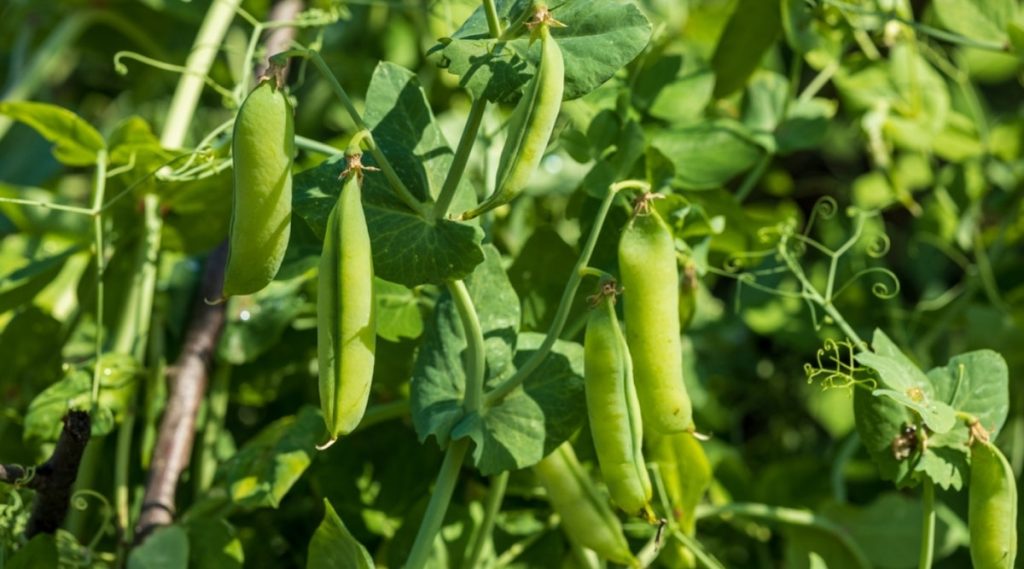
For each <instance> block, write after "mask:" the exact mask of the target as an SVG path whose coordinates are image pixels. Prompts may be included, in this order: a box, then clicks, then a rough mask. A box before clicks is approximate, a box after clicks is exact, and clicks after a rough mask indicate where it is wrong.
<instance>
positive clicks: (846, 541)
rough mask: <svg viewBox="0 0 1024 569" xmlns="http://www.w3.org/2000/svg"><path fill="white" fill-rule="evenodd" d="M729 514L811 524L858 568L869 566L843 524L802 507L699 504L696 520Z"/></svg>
mask: <svg viewBox="0 0 1024 569" xmlns="http://www.w3.org/2000/svg"><path fill="white" fill-rule="evenodd" d="M729 515H734V516H741V517H746V518H754V519H761V520H766V521H770V522H775V523H781V524H788V525H793V526H801V527H813V528H817V529H819V530H822V531H824V532H826V533H829V534H831V535H832V536H833V537H835V538H836V540H838V541H839V542H840V543H841V544H842V545H843V546H844V547H845V548H846V550H847V551H848V552H849V553H850V555H851V556H852V557H853V559H854V560H855V561H856V564H857V566H858V567H863V568H865V569H866V568H868V567H871V563H870V561H868V559H867V557H865V555H864V552H863V551H861V549H860V547H859V546H858V545H857V544H856V542H854V541H853V539H851V538H850V536H849V534H847V533H846V531H845V530H843V528H842V527H840V526H838V525H836V524H835V523H834V522H833V521H832V520H829V519H828V518H824V517H821V516H818V515H816V514H814V513H812V512H808V511H805V510H794V509H792V508H781V507H777V506H768V505H766V504H744V503H732V504H724V505H722V506H711V507H698V508H697V519H704V518H712V517H715V518H719V517H725V516H729Z"/></svg>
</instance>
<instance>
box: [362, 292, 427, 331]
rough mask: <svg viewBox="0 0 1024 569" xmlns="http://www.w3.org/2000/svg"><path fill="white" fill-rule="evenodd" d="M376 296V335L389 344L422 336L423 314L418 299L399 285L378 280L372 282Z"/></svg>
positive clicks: (414, 294)
mask: <svg viewBox="0 0 1024 569" xmlns="http://www.w3.org/2000/svg"><path fill="white" fill-rule="evenodd" d="M373 289H374V294H376V296H377V335H378V336H380V337H381V338H384V339H385V340H387V341H389V342H398V341H400V340H402V338H419V337H420V335H421V334H423V314H422V313H421V312H420V301H419V297H418V296H417V295H416V293H415V292H413V291H412V290H410V289H409V288H407V287H404V286H402V285H400V284H396V283H393V282H390V281H386V280H384V279H381V278H378V279H375V280H374V282H373Z"/></svg>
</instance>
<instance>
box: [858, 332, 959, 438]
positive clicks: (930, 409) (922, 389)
mask: <svg viewBox="0 0 1024 569" xmlns="http://www.w3.org/2000/svg"><path fill="white" fill-rule="evenodd" d="M871 346H872V349H873V350H874V352H873V353H872V352H861V353H859V354H857V361H858V362H860V363H861V364H863V365H866V366H868V367H869V368H871V369H873V370H875V371H876V372H877V373H878V376H879V379H880V380H881V383H882V388H881V389H876V390H875V391H874V395H875V396H876V397H877V396H885V397H889V398H891V399H893V400H894V401H896V402H898V403H900V404H901V405H903V406H905V407H907V408H909V409H913V410H914V411H916V412H917V413H918V414H919V415H920V416H921V419H922V420H924V422H925V424H926V425H928V428H929V429H931V430H932V431H934V432H936V433H946V432H948V431H949V430H950V429H952V428H953V426H954V425H955V424H956V413H955V411H954V410H953V408H952V407H950V406H949V405H947V404H946V403H944V402H943V401H942V400H940V399H937V398H936V393H935V388H934V387H933V386H932V382H931V380H930V379H929V378H928V376H927V375H925V373H924V372H923V371H921V369H920V368H918V367H917V365H916V364H914V362H912V361H910V359H909V358H908V357H906V356H905V355H904V354H903V352H901V351H900V349H899V348H898V347H897V346H896V344H894V343H893V342H892V340H890V339H889V337H888V336H886V335H885V332H882V331H881V330H877V329H876V330H875V335H874V337H873V339H872V342H871Z"/></svg>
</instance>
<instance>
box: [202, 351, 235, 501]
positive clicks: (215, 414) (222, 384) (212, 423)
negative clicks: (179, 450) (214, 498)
mask: <svg viewBox="0 0 1024 569" xmlns="http://www.w3.org/2000/svg"><path fill="white" fill-rule="evenodd" d="M231 369H232V368H231V366H230V365H227V364H223V363H222V364H220V365H218V366H217V367H216V369H215V371H214V373H213V381H212V382H211V384H210V392H209V394H208V395H207V398H206V421H205V423H206V424H205V425H204V426H203V440H202V441H201V443H200V445H201V446H200V448H199V461H198V462H197V466H198V473H197V475H196V485H195V500H196V501H197V502H198V501H199V499H200V498H202V497H203V495H205V494H206V491H207V490H209V489H210V486H212V485H213V475H214V474H215V473H216V472H217V454H216V450H217V440H218V439H220V435H221V432H222V431H223V430H224V418H225V417H226V416H227V413H228V394H229V390H230V387H231Z"/></svg>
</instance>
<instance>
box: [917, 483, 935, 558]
mask: <svg viewBox="0 0 1024 569" xmlns="http://www.w3.org/2000/svg"><path fill="white" fill-rule="evenodd" d="M921 486H922V493H921V508H922V510H923V517H922V519H921V554H920V555H919V556H918V564H917V567H918V569H931V566H932V558H933V557H934V555H935V484H934V483H933V482H932V481H931V479H930V478H927V477H925V479H924V482H922V483H921Z"/></svg>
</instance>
